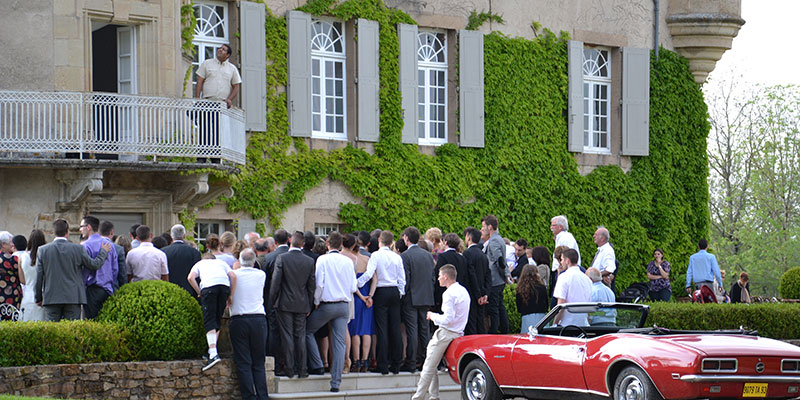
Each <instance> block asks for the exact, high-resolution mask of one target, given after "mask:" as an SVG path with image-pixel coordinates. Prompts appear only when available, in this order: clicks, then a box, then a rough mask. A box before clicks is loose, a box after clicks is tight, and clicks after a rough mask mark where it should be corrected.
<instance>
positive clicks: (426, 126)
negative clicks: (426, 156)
mask: <svg viewBox="0 0 800 400" xmlns="http://www.w3.org/2000/svg"><path fill="white" fill-rule="evenodd" d="M423 35H434V36H436V37H437V39H438V36H439V35H441V39H442V40H441V41H442V46H441V49H440V50H439V51H437V52H436V53H435V54H439V53H441V54H442V55H443V58H444V61H441V62H437V61H426V60H422V59H421V58H422V56H421V55H420V50H421V46H420V44H421V38H422V36H423ZM447 46H448V40H447V32H446V31H444V30H441V29H420V30H419V31H418V32H417V46H416V53H415V57H416V58H417V91H418V92H417V93H418V94H417V95H418V98H417V122H416V123H417V130H418V132H417V137H418V143H419V144H420V145H428V146H440V145H443V144H445V143H447V142H448V128H449V124H448V112H449V104H448V99H449V96H448V89H449V88H448V75H449V74H448V72H449V64H448V57H447V53H448V47H447ZM431 72H441V73H443V76H442V83H443V85H437V86H434V87H435V88H436V89H437V90H442V92H443V93H444V99H443V100H442V101H441V102H437V103H431V101H430V91H431V88H432V86H431V84H430V78H431ZM420 73H422V74H423V75H422V77H423V79H424V81H425V82H424V84H423V85H420V82H419V78H420ZM420 90H421V91H422V92H421V93H420ZM432 106H437V107H441V106H443V107H444V113H443V115H444V119H443V120H438V119H436V120H434V119H431V115H430V114H431V113H430V109H431V107H432ZM420 109H421V110H420ZM431 123H444V128H443V131H444V137H442V138H438V137H431V136H432V135H431V129H430V128H431ZM420 124H421V125H422V126H421V127H420Z"/></svg>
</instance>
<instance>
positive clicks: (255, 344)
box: [230, 249, 268, 399]
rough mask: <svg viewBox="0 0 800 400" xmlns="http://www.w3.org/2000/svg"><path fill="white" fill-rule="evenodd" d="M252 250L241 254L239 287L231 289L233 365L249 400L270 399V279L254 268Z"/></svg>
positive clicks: (244, 393)
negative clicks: (267, 294) (267, 369)
mask: <svg viewBox="0 0 800 400" xmlns="http://www.w3.org/2000/svg"><path fill="white" fill-rule="evenodd" d="M255 262H256V255H255V253H254V252H253V250H252V249H244V250H242V252H241V253H240V254H239V264H240V265H241V266H242V267H241V268H239V269H235V270H233V272H232V273H233V275H234V276H235V277H236V279H235V280H233V281H235V282H236V284H235V285H234V286H233V287H231V299H232V301H231V308H230V311H231V324H230V336H231V345H233V362H234V363H235V364H236V375H238V376H239V390H240V391H241V393H242V398H245V399H267V398H268V397H267V374H266V372H265V368H264V359H265V358H266V346H265V344H266V341H267V319H266V318H264V316H265V315H266V314H265V313H264V283H265V281H266V279H267V275H266V274H265V273H264V271H262V270H260V269H258V268H254V265H255Z"/></svg>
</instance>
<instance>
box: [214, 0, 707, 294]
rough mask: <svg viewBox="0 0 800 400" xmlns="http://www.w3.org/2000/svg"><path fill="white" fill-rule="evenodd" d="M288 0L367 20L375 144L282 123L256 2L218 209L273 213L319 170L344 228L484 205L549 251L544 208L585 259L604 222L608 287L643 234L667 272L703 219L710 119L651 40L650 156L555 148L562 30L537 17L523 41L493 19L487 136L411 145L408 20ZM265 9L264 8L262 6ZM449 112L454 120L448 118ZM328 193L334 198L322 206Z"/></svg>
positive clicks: (509, 229) (562, 139)
mask: <svg viewBox="0 0 800 400" xmlns="http://www.w3.org/2000/svg"><path fill="white" fill-rule="evenodd" d="M300 10H302V11H305V12H308V13H311V14H314V15H321V14H325V15H330V16H334V17H336V18H339V19H342V20H350V19H353V18H367V19H370V20H374V21H377V22H378V23H379V25H380V38H379V45H380V54H379V57H380V61H379V62H380V112H381V115H380V140H379V141H378V142H377V143H376V144H375V147H374V154H369V153H367V152H366V151H364V150H361V149H358V148H355V147H353V146H352V145H347V146H346V147H344V148H342V149H338V150H333V151H324V150H311V149H309V148H308V146H307V145H306V142H305V139H302V138H292V137H290V136H289V135H288V130H289V126H288V111H287V106H286V94H285V92H284V91H283V90H282V88H283V87H285V86H286V83H287V30H286V22H285V19H284V18H283V17H280V16H275V15H273V14H272V13H271V12H268V13H267V17H266V21H265V27H266V45H267V49H268V51H267V54H268V57H269V59H268V60H267V127H268V128H267V131H266V132H253V133H252V134H251V136H250V142H249V145H248V147H247V165H246V166H245V167H243V169H242V173H240V174H238V175H235V176H230V177H228V179H229V180H230V181H231V182H232V185H233V188H234V192H235V195H234V196H233V197H232V198H230V199H226V200H225V201H226V202H227V206H228V209H229V211H231V212H239V211H244V212H248V213H250V214H252V215H253V217H254V218H257V219H262V218H266V219H268V221H269V223H270V225H272V226H273V227H277V226H280V225H281V222H282V219H283V213H284V212H285V211H286V210H287V209H288V207H289V206H291V205H294V204H298V203H301V202H302V201H303V199H304V196H305V193H306V192H307V191H309V190H310V189H312V188H314V187H315V186H317V185H319V184H320V183H321V182H322V180H323V179H325V178H329V179H331V180H334V181H338V182H341V183H342V184H344V185H345V186H347V187H348V188H349V189H350V191H351V192H352V194H353V195H354V196H355V197H356V198H358V199H360V204H351V203H347V204H339V208H340V212H339V217H340V218H341V219H342V221H344V222H345V223H346V224H347V225H348V226H349V227H351V228H352V229H354V230H358V229H367V230H370V229H373V228H375V227H381V228H384V229H391V230H393V231H395V232H399V231H401V230H402V229H403V228H405V227H406V226H409V225H414V226H417V227H419V228H422V229H423V230H424V229H425V228H428V227H431V226H437V227H439V228H441V229H442V231H444V232H461V231H462V230H463V229H464V227H466V226H469V225H472V226H477V225H479V224H480V218H481V217H482V216H484V215H486V214H495V215H497V216H498V218H499V220H500V232H501V234H502V235H504V236H506V237H509V238H512V239H516V238H518V237H523V238H526V239H527V240H528V242H529V243H532V244H534V245H545V246H547V247H548V248H550V250H551V251H552V246H553V238H552V234H551V233H550V230H549V225H550V223H549V222H550V218H551V217H553V216H555V215H560V214H563V215H566V216H567V217H568V218H569V221H570V225H571V226H570V228H571V229H570V231H571V232H572V233H573V234H574V235H575V237H576V239H577V241H578V243H579V245H580V248H581V249H582V256H583V259H584V260H585V261H584V264H588V263H589V261H590V260H591V259H592V256H593V255H594V253H595V245H594V243H593V242H592V233H593V232H594V230H595V227H596V226H597V225H601V224H602V225H605V226H606V227H608V228H609V230H610V232H611V242H612V243H613V244H614V245H615V250H616V254H617V258H618V259H619V261H620V264H621V265H620V272H619V276H618V283H617V287H619V288H624V287H627V286H628V285H629V284H630V283H632V282H636V281H646V275H645V268H644V267H645V265H646V264H647V262H648V261H649V260H650V259H651V256H652V251H653V249H654V248H655V247H660V248H662V249H664V252H665V256H666V258H667V260H669V261H670V262H671V263H672V265H673V272H672V275H673V279H674V278H675V277H678V276H680V274H682V273H684V272H685V270H686V264H687V262H688V256H689V255H690V254H691V253H692V252H693V250H694V248H695V243H696V241H697V239H698V238H700V237H703V236H705V234H706V232H707V230H708V220H709V216H708V206H707V204H708V187H707V183H706V176H707V174H708V168H707V163H706V155H705V149H706V144H705V140H706V136H707V134H708V131H709V125H708V122H707V119H706V106H705V103H704V101H703V96H702V93H701V91H700V88H699V86H698V85H697V84H695V83H694V81H693V79H692V75H691V74H690V73H689V69H688V63H687V61H686V60H685V59H684V58H682V57H680V56H678V55H677V54H675V53H673V52H671V51H667V50H663V49H662V51H661V57H660V59H659V60H658V61H656V60H655V59H654V58H651V74H650V87H651V89H650V110H651V115H650V156H648V157H636V158H634V160H633V166H632V169H631V171H630V172H629V173H625V172H623V171H622V170H621V169H620V168H619V167H617V166H604V167H599V168H597V169H595V170H594V171H593V172H592V173H590V174H589V175H587V176H582V175H580V174H579V172H578V165H577V163H576V161H575V158H574V155H573V154H572V153H570V152H568V151H567V146H566V143H567V124H566V118H565V117H564V113H565V110H566V108H567V84H568V77H567V40H568V37H567V35H566V34H564V33H562V34H561V35H558V36H557V35H555V34H554V33H552V32H550V31H549V30H546V29H545V30H544V31H543V32H542V33H541V34H539V35H538V37H537V38H536V39H534V40H527V39H522V38H511V37H507V36H505V35H503V34H501V33H498V32H494V33H491V34H489V35H486V36H485V39H484V55H485V61H484V68H485V78H484V79H485V86H484V88H485V112H486V114H485V130H486V140H485V142H486V147H485V148H483V149H472V148H461V147H458V146H457V145H455V144H445V145H442V146H440V147H437V148H436V150H435V155H433V156H429V155H424V154H422V153H421V152H420V151H419V149H418V146H417V145H409V144H403V143H401V130H402V126H403V120H402V111H401V105H400V104H401V103H400V92H399V90H398V79H399V78H398V54H399V43H398V38H397V30H396V24H397V23H401V22H402V23H414V21H413V20H412V19H411V18H410V17H409V16H408V15H406V14H405V13H403V12H402V11H399V10H396V9H393V8H389V7H387V6H385V5H384V3H383V2H382V1H381V0H350V1H346V2H343V3H337V2H335V1H333V0H312V1H309V2H308V3H307V4H306V5H305V6H303V7H301V8H300ZM267 11H269V10H267ZM451 123H454V122H451ZM331 206H335V205H331Z"/></svg>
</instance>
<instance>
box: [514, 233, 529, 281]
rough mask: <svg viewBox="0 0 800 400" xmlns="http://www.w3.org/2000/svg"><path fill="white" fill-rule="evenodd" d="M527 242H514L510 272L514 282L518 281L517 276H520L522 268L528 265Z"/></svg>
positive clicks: (523, 240)
mask: <svg viewBox="0 0 800 400" xmlns="http://www.w3.org/2000/svg"><path fill="white" fill-rule="evenodd" d="M527 248H528V241H527V240H525V239H522V238H520V239H517V241H516V242H514V269H512V270H511V277H512V278H514V281H517V280H519V276H520V275H521V274H522V267H524V266H526V265H528V253H527V251H526V250H527Z"/></svg>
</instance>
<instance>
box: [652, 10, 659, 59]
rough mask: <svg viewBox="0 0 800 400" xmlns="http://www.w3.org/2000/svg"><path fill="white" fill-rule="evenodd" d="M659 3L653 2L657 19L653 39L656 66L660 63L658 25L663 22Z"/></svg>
mask: <svg viewBox="0 0 800 400" xmlns="http://www.w3.org/2000/svg"><path fill="white" fill-rule="evenodd" d="M658 2H659V0H653V6H654V11H655V18H656V26H655V36H654V37H653V47H655V48H656V64H657V63H658V47H659V46H658V25H659V23H660V22H661V17H660V16H659V13H658Z"/></svg>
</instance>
